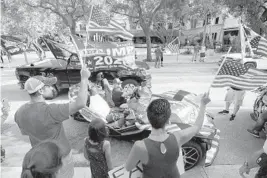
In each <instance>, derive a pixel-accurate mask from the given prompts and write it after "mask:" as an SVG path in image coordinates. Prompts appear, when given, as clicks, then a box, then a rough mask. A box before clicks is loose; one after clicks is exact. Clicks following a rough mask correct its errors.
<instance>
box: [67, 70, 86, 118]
mask: <svg viewBox="0 0 267 178" xmlns="http://www.w3.org/2000/svg"><path fill="white" fill-rule="evenodd" d="M90 76H91V72H90V71H89V70H88V69H87V68H86V67H83V68H82V69H81V84H80V90H79V92H78V96H77V98H76V99H75V102H72V103H70V106H69V112H70V113H69V114H70V115H72V114H74V113H76V112H77V111H79V110H80V109H82V108H84V107H85V106H86V102H87V97H88V84H89V81H88V79H89V77H90Z"/></svg>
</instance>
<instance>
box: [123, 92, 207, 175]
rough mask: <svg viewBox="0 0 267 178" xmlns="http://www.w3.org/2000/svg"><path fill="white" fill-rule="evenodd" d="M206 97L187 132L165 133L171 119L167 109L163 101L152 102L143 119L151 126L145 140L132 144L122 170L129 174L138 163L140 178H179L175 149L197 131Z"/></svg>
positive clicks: (201, 121) (204, 96)
mask: <svg viewBox="0 0 267 178" xmlns="http://www.w3.org/2000/svg"><path fill="white" fill-rule="evenodd" d="M209 102H210V99H209V96H208V95H207V94H204V95H203V97H202V99H201V104H200V110H199V114H198V118H197V120H196V122H195V124H194V125H193V126H191V127H189V128H186V129H183V130H178V131H175V132H173V133H172V134H169V133H167V131H166V130H165V126H166V125H167V124H168V123H169V119H170V116H171V105H170V103H169V101H168V100H166V99H156V100H154V101H152V102H151V103H150V104H149V106H148V108H147V117H148V120H149V122H150V124H151V126H152V131H151V133H150V135H149V137H148V138H146V139H144V140H142V141H136V142H135V143H134V145H133V147H132V149H131V152H130V154H129V157H128V159H127V161H126V164H125V168H126V170H127V171H131V170H132V169H133V168H135V167H136V165H137V164H138V163H139V162H140V163H141V164H142V166H143V178H152V177H153V178H154V177H168V178H179V177H180V173H179V170H178V167H177V160H178V157H179V148H180V147H181V146H182V145H183V144H185V143H187V142H188V141H189V140H191V139H192V138H193V137H194V136H195V135H196V134H197V133H198V132H199V130H200V129H201V127H202V124H203V121H204V113H205V109H206V105H207V104H208V103H209Z"/></svg>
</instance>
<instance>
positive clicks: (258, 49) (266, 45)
mask: <svg viewBox="0 0 267 178" xmlns="http://www.w3.org/2000/svg"><path fill="white" fill-rule="evenodd" d="M250 44H251V47H252V49H253V52H254V53H255V54H257V55H260V56H263V57H265V58H267V40H266V39H265V38H263V37H262V36H260V35H258V36H256V37H254V38H253V39H252V40H251V41H250Z"/></svg>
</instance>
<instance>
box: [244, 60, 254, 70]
mask: <svg viewBox="0 0 267 178" xmlns="http://www.w3.org/2000/svg"><path fill="white" fill-rule="evenodd" d="M245 67H247V68H249V69H250V68H251V69H256V68H257V65H256V64H255V63H252V62H248V63H245Z"/></svg>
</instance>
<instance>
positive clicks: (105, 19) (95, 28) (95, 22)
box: [87, 6, 133, 40]
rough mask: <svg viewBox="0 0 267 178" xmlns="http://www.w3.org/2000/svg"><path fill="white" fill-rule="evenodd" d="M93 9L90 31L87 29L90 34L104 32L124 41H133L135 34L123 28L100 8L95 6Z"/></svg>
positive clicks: (89, 25)
mask: <svg viewBox="0 0 267 178" xmlns="http://www.w3.org/2000/svg"><path fill="white" fill-rule="evenodd" d="M92 8H93V9H92V14H91V18H90V20H89V24H88V27H89V29H87V31H88V32H103V33H106V34H110V35H116V36H118V37H121V38H123V39H127V40H132V38H133V34H131V33H130V32H129V31H127V30H126V29H125V28H123V27H122V26H121V25H120V24H119V23H117V22H116V21H114V20H112V19H111V17H110V16H109V15H108V14H107V13H105V12H104V11H102V10H101V8H100V7H98V6H93V7H92Z"/></svg>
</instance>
